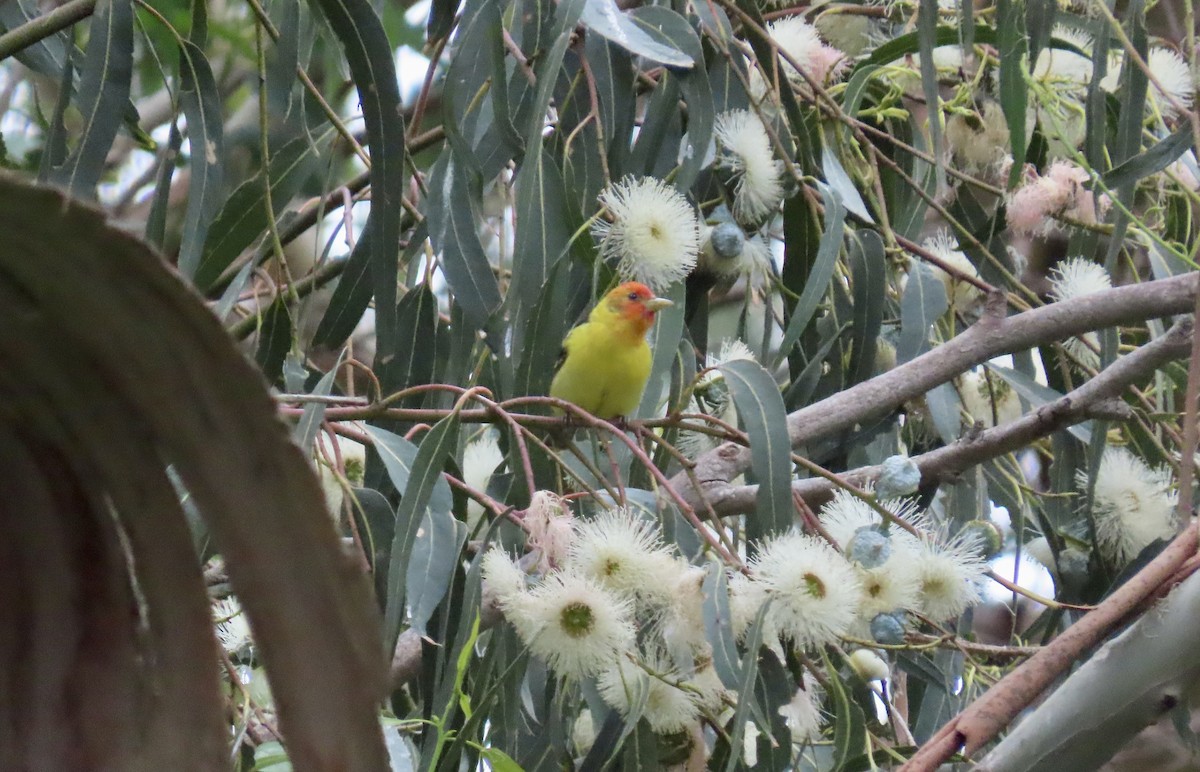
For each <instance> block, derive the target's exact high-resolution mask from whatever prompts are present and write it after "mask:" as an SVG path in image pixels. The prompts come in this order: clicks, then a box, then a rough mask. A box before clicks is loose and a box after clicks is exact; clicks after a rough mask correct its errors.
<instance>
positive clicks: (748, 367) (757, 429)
mask: <svg viewBox="0 0 1200 772" xmlns="http://www.w3.org/2000/svg"><path fill="white" fill-rule="evenodd" d="M719 369H720V371H721V373H722V374H723V375H724V376H725V382H726V383H727V384H728V385H729V393H730V396H732V397H733V404H734V406H736V407H737V413H738V420H739V421H740V422H741V423H742V426H743V427H745V430H746V435H747V436H748V437H749V438H750V467H751V469H753V470H754V476H755V478H756V479H757V480H758V493H757V494H756V495H755V505H754V509H755V514H754V516H753V517H751V518H749V522H748V524H747V526H746V530H747V532H748V535H749V538H751V539H762V538H765V537H769V536H774V535H775V534H779V533H783V532H784V531H786V530H787V529H788V528H790V527H791V525H792V519H793V517H792V512H793V504H792V487H791V486H792V457H791V453H792V446H791V442H790V441H789V439H788V428H787V411H786V410H785V409H784V407H783V397H782V396H781V395H780V393H779V386H778V385H777V384H776V383H775V379H774V378H772V377H771V374H770V373H768V372H767V371H766V370H764V369H763V367H762V365H760V364H758V363H757V362H754V361H751V360H748V359H742V360H735V361H732V362H727V363H725V364H723V365H721V366H720V368H719Z"/></svg>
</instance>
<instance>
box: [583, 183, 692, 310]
mask: <svg viewBox="0 0 1200 772" xmlns="http://www.w3.org/2000/svg"><path fill="white" fill-rule="evenodd" d="M600 203H601V204H602V205H603V206H604V208H605V209H607V210H608V213H609V214H610V215H611V216H612V222H609V221H608V220H604V219H600V220H597V221H596V224H595V225H593V226H592V234H593V235H594V236H595V237H596V239H597V240H599V241H600V249H601V252H602V254H603V255H604V257H605V258H606V259H614V260H618V261H619V262H618V264H617V272H618V273H620V274H621V276H622V277H624V278H628V279H636V280H638V281H640V282H643V283H645V284H648V285H650V287H651V288H653V289H654V290H655V291H659V290H663V289H665V288H666V287H667V286H669V285H670V284H671V283H673V282H676V281H679V280H680V279H682V278H683V277H685V276H687V275H688V273H690V272H691V270H692V268H694V267H695V266H696V253H697V252H698V251H699V249H700V226H699V224H698V222H697V221H696V210H695V209H694V208H693V207H692V205H691V204H690V203H688V200H687V199H686V198H684V197H683V194H681V193H680V192H679V191H678V190H676V189H675V188H673V187H672V186H670V185H668V184H666V183H665V182H663V181H662V180H658V179H655V178H653V177H643V178H641V179H636V178H633V177H626V178H625V179H623V180H621V181H620V182H618V183H615V184H613V185H610V186H609V187H607V188H605V189H604V190H603V192H601V193H600Z"/></svg>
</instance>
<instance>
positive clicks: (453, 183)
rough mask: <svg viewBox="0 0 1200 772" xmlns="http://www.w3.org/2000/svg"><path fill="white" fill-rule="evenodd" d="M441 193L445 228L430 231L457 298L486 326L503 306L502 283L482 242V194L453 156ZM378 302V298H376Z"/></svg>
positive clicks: (474, 321)
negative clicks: (478, 224)
mask: <svg viewBox="0 0 1200 772" xmlns="http://www.w3.org/2000/svg"><path fill="white" fill-rule="evenodd" d="M443 185H444V189H443V190H441V191H439V192H438V193H439V194H440V196H441V200H442V208H443V215H444V218H445V220H444V223H443V225H444V230H443V231H442V232H440V233H433V232H431V233H430V234H429V235H430V238H431V239H432V240H433V243H434V246H435V248H437V247H440V248H441V250H442V261H441V262H442V272H443V273H444V274H445V275H446V283H447V284H449V285H450V291H451V293H452V294H453V295H454V301H455V302H456V303H457V304H458V305H459V306H460V307H461V308H462V310H463V314H464V315H465V316H466V318H467V322H468V323H470V324H471V325H472V326H473V327H475V328H476V329H483V328H484V327H486V326H487V322H488V319H489V318H490V317H491V315H492V314H493V313H494V312H495V311H496V309H498V308H499V307H500V285H499V284H498V283H497V282H496V274H495V273H494V272H493V271H492V265H491V263H490V262H489V260H488V256H487V253H486V252H484V251H483V245H482V244H481V243H480V242H479V229H478V227H477V223H478V222H479V221H480V220H481V215H480V214H479V203H478V201H479V195H478V190H477V188H476V186H475V185H474V184H473V183H472V182H470V181H469V180H468V178H467V172H466V170H465V169H463V168H462V167H461V165H460V164H459V163H458V161H457V157H456V156H455V157H452V158H451V159H450V160H449V161H448V166H447V169H446V175H445V177H444V178H443ZM377 302H378V301H377Z"/></svg>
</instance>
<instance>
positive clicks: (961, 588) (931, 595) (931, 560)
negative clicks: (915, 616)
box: [914, 538, 987, 621]
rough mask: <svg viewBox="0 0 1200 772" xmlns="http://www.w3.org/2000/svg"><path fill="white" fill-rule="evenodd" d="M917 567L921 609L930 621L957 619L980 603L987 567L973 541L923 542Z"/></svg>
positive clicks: (916, 563)
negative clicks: (981, 583)
mask: <svg viewBox="0 0 1200 772" xmlns="http://www.w3.org/2000/svg"><path fill="white" fill-rule="evenodd" d="M914 567H915V568H916V571H917V576H918V578H919V581H920V585H921V591H920V604H919V610H920V611H921V612H922V613H924V614H925V615H926V616H928V617H930V618H931V619H934V620H937V621H942V620H946V619H950V618H951V617H956V616H958V615H959V614H961V613H962V612H963V611H966V610H967V608H968V607H970V606H973V605H975V604H976V603H978V602H979V601H980V598H981V595H980V593H979V584H980V582H981V581H982V579H983V575H984V572H985V571H986V570H987V564H986V563H984V561H983V558H981V557H980V555H979V552H978V548H977V546H976V544H975V541H974V540H973V539H966V538H953V539H950V540H948V541H940V540H938V541H935V540H924V539H923V540H922V541H921V548H920V550H919V551H918V552H917V554H916V555H915V556H914Z"/></svg>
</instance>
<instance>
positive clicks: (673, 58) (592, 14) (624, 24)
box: [580, 0, 696, 70]
mask: <svg viewBox="0 0 1200 772" xmlns="http://www.w3.org/2000/svg"><path fill="white" fill-rule="evenodd" d="M580 21H581V22H582V23H583V25H584V26H585V27H587V28H588V29H590V30H591V31H592V32H595V33H596V34H597V35H600V36H602V37H605V38H607V39H609V40H611V41H612V42H614V43H616V44H617V45H619V46H620V47H621V48H624V49H625V50H626V51H628V52H629V53H631V54H635V55H637V56H644V57H646V58H647V59H650V60H653V61H655V62H659V63H660V64H665V65H668V66H670V67H677V68H680V69H684V70H687V69H691V68H692V67H694V66H695V65H696V60H695V59H694V58H693V57H691V56H689V55H688V54H686V53H684V52H683V51H681V50H680V49H679V48H678V47H677V46H676V45H672V42H664V41H662V40H661V39H656V38H655V37H652V36H651V35H649V34H647V32H646V31H645V29H643V28H642V27H641V26H640V25H639V24H637V22H636V21H634V20H633V18H631V16H630V14H627V13H625V12H624V11H622V10H621V9H620V8H618V7H617V4H616V2H615V0H589V2H588V3H586V4H585V5H584V8H583V15H582V16H581V17H580Z"/></svg>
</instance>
